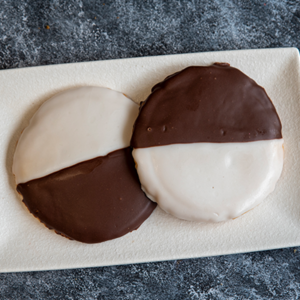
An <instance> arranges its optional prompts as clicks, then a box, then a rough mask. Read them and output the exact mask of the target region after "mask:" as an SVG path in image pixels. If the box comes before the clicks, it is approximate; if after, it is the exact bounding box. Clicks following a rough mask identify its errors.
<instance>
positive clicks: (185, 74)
mask: <svg viewBox="0 0 300 300" xmlns="http://www.w3.org/2000/svg"><path fill="white" fill-rule="evenodd" d="M280 138H282V135H281V122H280V119H279V117H278V115H277V112H276V110H275V107H274V105H273V103H272V101H271V100H270V99H269V97H268V95H267V94H266V92H265V90H264V89H263V88H262V87H260V86H259V85H257V84H256V82H255V81H254V80H252V79H251V78H249V77H248V76H246V75H245V74H244V73H242V72H241V71H239V70H238V69H236V68H232V67H230V66H229V64H226V63H216V64H214V65H212V66H209V67H188V68H186V69H184V70H182V71H181V72H178V73H175V74H173V75H171V76H168V77H167V78H166V79H165V80H164V81H163V82H161V83H158V84H157V85H155V86H154V87H153V88H152V93H151V94H150V96H149V97H148V99H147V100H146V101H145V102H143V103H142V104H141V107H140V113H139V116H138V118H137V120H136V122H135V125H134V130H133V135H132V139H131V146H132V147H133V148H145V147H152V146H161V145H169V144H177V143H198V142H210V143H229V142H252V141H259V140H271V139H280Z"/></svg>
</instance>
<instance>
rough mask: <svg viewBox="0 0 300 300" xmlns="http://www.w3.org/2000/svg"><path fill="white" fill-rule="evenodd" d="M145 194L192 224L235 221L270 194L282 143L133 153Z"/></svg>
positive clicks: (188, 146)
mask: <svg viewBox="0 0 300 300" xmlns="http://www.w3.org/2000/svg"><path fill="white" fill-rule="evenodd" d="M133 157H134V160H135V162H136V164H137V172H138V175H139V178H140V181H141V184H142V189H143V190H144V191H145V193H146V194H147V196H148V197H149V198H150V199H152V200H153V201H155V202H157V203H158V205H159V206H160V207H161V208H162V209H163V210H164V211H166V212H167V213H170V214H172V215H174V216H176V217H178V218H180V219H185V220H191V221H212V222H221V221H226V220H229V219H233V218H236V217H238V216H240V215H241V214H243V213H245V212H247V211H248V210H250V209H252V208H253V207H255V206H256V205H258V204H259V203H260V202H261V201H262V200H263V199H264V198H266V197H267V195H268V194H270V193H271V192H272V191H273V190H274V188H275V184H276V182H277V181H278V179H279V177H280V174H281V171H282V166H283V139H280V140H269V141H256V142H248V143H220V144H219V143H195V144H174V145H168V146H160V147H149V148H139V149H134V150H133Z"/></svg>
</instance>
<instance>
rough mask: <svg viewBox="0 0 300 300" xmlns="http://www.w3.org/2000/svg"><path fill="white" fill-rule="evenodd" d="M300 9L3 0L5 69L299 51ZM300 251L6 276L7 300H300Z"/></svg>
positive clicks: (0, 49) (245, 0)
mask: <svg viewBox="0 0 300 300" xmlns="http://www.w3.org/2000/svg"><path fill="white" fill-rule="evenodd" d="M298 2H299V1H280V0H277V1H250V0H240V1H233V0H224V1H221V0H219V1H217V0H213V1H210V0H205V1H192V0H191V1H162V0H161V1H159V0H153V1H142V0H140V1H139V0H136V1H125V0H123V1H121V0H114V1H103V2H99V1H95V0H92V1H74V0H70V1H66V2H63V1H59V0H56V1H41V0H36V1H29V0H26V1H18V0H12V1H3V0H0V69H8V68H17V67H27V66H36V65H48V64H57V63H67V62H79V61H92V60H100V59H114V58H123V57H138V56H145V55H164V54H173V53H188V52H203V51H217V50H229V49H250V48H271V47H297V48H299V47H300V33H299V32H300V4H298ZM47 25H48V26H49V27H47ZM46 27H47V28H49V29H47V28H46ZM297 250H298V251H300V248H296V249H294V248H293V249H282V250H273V251H266V252H258V253H250V254H239V255H229V256H221V257H212V258H202V259H192V260H185V261H171V262H159V263H151V264H140V265H128V266H115V267H104V268H89V269H77V270H62V271H48V272H29V273H11V274H0V299H143V300H147V299H299V298H300V254H299V252H298V251H297ZM24 255H26V253H24Z"/></svg>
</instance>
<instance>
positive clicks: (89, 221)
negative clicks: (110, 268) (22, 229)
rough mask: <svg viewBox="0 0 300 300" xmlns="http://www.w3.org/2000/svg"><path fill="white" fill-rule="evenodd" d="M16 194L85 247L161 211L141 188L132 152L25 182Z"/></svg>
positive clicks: (120, 152)
mask: <svg viewBox="0 0 300 300" xmlns="http://www.w3.org/2000/svg"><path fill="white" fill-rule="evenodd" d="M17 190H18V192H20V193H21V194H22V195H23V202H24V203H25V205H26V206H27V207H28V209H29V211H30V212H31V213H32V214H33V215H34V216H35V217H37V218H38V219H39V220H40V221H41V222H42V223H44V224H45V225H46V226H47V227H48V228H50V229H54V230H55V231H56V232H57V233H58V234H62V235H63V236H66V237H68V238H70V239H74V240H77V241H80V242H84V243H99V242H104V241H107V240H111V239H114V238H117V237H120V236H122V235H124V234H126V233H128V232H130V231H132V230H135V229H137V228H138V227H139V226H140V225H141V224H142V223H143V222H144V221H145V220H146V219H147V218H148V217H149V216H150V214H151V213H152V211H153V210H154V208H155V207H156V203H154V202H152V201H150V200H149V199H148V198H147V197H146V196H145V194H144V193H143V192H142V190H141V188H140V182H139V179H138V176H137V173H136V171H135V168H134V161H133V158H132V156H131V149H130V148H125V149H121V150H117V151H114V152H111V153H109V154H108V155H106V156H101V157H97V158H94V159H91V160H88V161H84V162H82V163H79V164H76V165H74V166H72V167H69V168H66V169H63V170H60V171H58V172H55V173H53V174H50V175H48V176H45V177H43V178H39V179H35V180H31V181H29V182H26V183H21V184H19V185H18V186H17Z"/></svg>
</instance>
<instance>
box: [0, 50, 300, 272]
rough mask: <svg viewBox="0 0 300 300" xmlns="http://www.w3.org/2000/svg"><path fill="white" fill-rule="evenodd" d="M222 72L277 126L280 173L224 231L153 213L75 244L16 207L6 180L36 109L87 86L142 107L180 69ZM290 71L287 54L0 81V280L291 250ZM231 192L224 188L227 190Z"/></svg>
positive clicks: (178, 60)
mask: <svg viewBox="0 0 300 300" xmlns="http://www.w3.org/2000/svg"><path fill="white" fill-rule="evenodd" d="M213 62H229V63H230V64H231V65H232V66H233V67H237V68H239V69H240V70H242V71H243V72H244V73H246V74H247V75H248V76H250V77H252V78H253V79H254V80H255V81H256V82H257V83H258V84H260V85H262V86H263V87H264V88H265V89H266V91H267V93H268V94H269V96H270V98H271V99H272V100H273V102H274V104H275V106H276V109H277V111H278V114H279V116H280V118H281V120H282V124H283V137H284V141H285V144H284V150H285V161H284V170H283V174H282V176H281V179H280V180H279V182H278V184H277V186H276V189H275V191H274V192H273V193H272V194H271V195H270V196H269V197H268V198H267V199H266V200H265V201H264V202H263V203H262V204H261V205H259V206H258V207H256V208H255V209H253V210H252V211H250V212H248V213H246V214H245V215H243V216H242V217H240V218H238V219H236V220H232V221H229V222H226V223H218V224H200V223H192V222H187V221H182V220H178V219H176V218H174V217H172V216H169V215H167V214H165V213H164V212H163V211H161V210H160V209H159V208H157V209H156V210H155V211H154V213H153V214H152V215H151V217H150V218H149V219H148V220H147V221H146V222H145V223H144V224H143V225H142V226H141V227H140V228H139V229H138V230H137V231H134V232H132V233H130V234H127V235H126V236H124V237H122V238H119V239H116V240H113V241H108V242H105V243H101V244H94V245H88V244H82V243H79V242H76V241H70V240H68V239H66V238H63V237H61V236H59V235H57V234H55V233H54V232H53V231H50V230H49V229H47V228H45V227H44V226H43V225H42V224H41V223H40V222H39V221H38V220H36V219H35V218H34V217H33V216H32V215H31V214H29V212H28V211H27V209H26V208H25V206H24V205H23V203H22V202H21V198H20V196H19V195H18V194H17V192H16V191H15V183H14V178H13V175H12V172H11V166H12V158H13V152H14V148H15V145H16V143H17V140H18V138H19V136H20V134H21V131H22V130H23V129H24V127H25V126H26V125H27V124H28V121H29V119H30V118H31V117H32V115H33V114H34V112H35V111H36V110H37V108H38V107H39V106H40V105H41V103H43V102H44V101H45V100H46V99H48V98H49V97H50V96H52V95H54V94H55V93H57V92H60V91H63V90H65V89H68V88H71V87H75V86H83V85H96V86H104V87H109V88H112V89H115V90H118V91H120V92H123V93H125V94H126V95H128V96H129V97H131V98H132V99H133V100H134V101H136V102H139V101H141V100H144V99H145V98H146V97H147V95H148V94H149V93H150V89H151V87H152V86H153V85H154V84H156V83H157V82H159V81H161V80H163V79H164V78H165V77H166V76H167V75H169V74H172V73H174V72H176V71H179V70H181V69H183V68H185V67H187V66H190V65H209V64H212V63H213ZM299 72H300V67H299V52H298V50H297V49H295V48H280V49H262V50H240V51H226V52H208V53H195V54H182V55H168V56H158V57H143V58H133V59H122V60H110V61H97V62H87V63H74V64H65V65H53V66H42V67H32V68H24V69H14V70H3V71H0V114H1V118H0V176H1V182H0V271H1V272H17V271H32V270H50V269H66V268H79V267H95V266H108V265H118V264H128V263H140V262H150V261H160V260H172V259H183V258H192V257H203V256H213V255H221V254H232V253H241V252H250V251H258V250H266V249H275V248H283V247H291V246H299V245H300V102H299V101H300V74H299ZM232 188H234V186H233V187H232Z"/></svg>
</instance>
